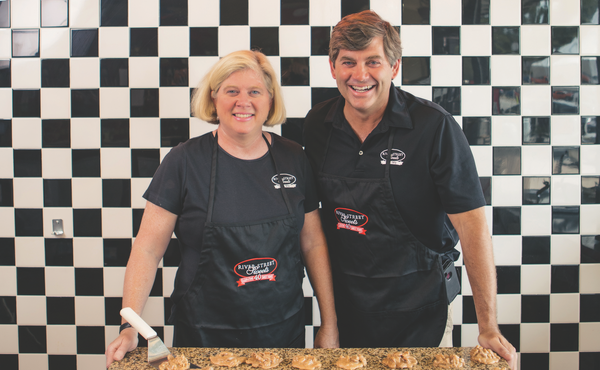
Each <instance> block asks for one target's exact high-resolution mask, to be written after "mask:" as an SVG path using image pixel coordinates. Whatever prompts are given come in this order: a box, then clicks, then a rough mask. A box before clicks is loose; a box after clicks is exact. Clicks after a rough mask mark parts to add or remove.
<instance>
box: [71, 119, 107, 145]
mask: <svg viewBox="0 0 600 370" xmlns="http://www.w3.org/2000/svg"><path fill="white" fill-rule="evenodd" d="M71 148H73V149H91V148H100V119H99V118H72V119H71Z"/></svg>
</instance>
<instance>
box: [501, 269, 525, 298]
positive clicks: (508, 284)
mask: <svg viewBox="0 0 600 370" xmlns="http://www.w3.org/2000/svg"><path fill="white" fill-rule="evenodd" d="M496 274H497V276H498V294H519V293H521V266H496Z"/></svg>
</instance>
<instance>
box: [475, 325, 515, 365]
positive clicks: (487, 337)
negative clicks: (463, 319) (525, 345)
mask: <svg viewBox="0 0 600 370" xmlns="http://www.w3.org/2000/svg"><path fill="white" fill-rule="evenodd" d="M477 340H478V341H479V344H480V345H481V346H482V347H484V348H489V349H491V350H492V351H494V352H496V353H497V354H498V355H500V356H501V357H502V358H504V359H505V360H506V362H508V365H509V366H510V368H511V369H512V370H516V369H517V350H516V349H515V347H513V345H512V344H510V343H509V342H508V340H506V338H504V336H502V334H500V332H499V331H488V332H482V333H480V334H479V337H478V338H477Z"/></svg>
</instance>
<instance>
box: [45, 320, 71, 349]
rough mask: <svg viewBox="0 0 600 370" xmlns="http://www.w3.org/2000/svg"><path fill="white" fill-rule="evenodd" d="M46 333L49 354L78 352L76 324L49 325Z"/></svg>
mask: <svg viewBox="0 0 600 370" xmlns="http://www.w3.org/2000/svg"><path fill="white" fill-rule="evenodd" d="M46 335H47V338H48V342H47V343H48V344H47V346H48V348H47V350H48V354H49V355H75V354H77V327H76V326H75V325H48V326H47V327H46Z"/></svg>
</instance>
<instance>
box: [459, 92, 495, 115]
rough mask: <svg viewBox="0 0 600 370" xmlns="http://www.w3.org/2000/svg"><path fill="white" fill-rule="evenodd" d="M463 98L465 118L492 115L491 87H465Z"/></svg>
mask: <svg viewBox="0 0 600 370" xmlns="http://www.w3.org/2000/svg"><path fill="white" fill-rule="evenodd" d="M461 96H462V97H461V101H462V116H463V117H469V116H472V117H479V116H491V115H492V87H491V86H463V87H462V88H461Z"/></svg>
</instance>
